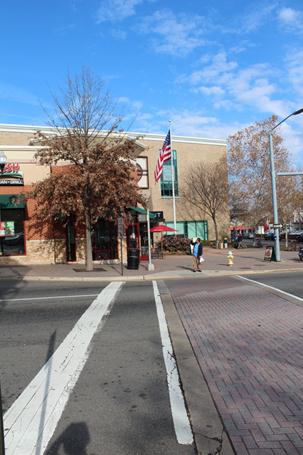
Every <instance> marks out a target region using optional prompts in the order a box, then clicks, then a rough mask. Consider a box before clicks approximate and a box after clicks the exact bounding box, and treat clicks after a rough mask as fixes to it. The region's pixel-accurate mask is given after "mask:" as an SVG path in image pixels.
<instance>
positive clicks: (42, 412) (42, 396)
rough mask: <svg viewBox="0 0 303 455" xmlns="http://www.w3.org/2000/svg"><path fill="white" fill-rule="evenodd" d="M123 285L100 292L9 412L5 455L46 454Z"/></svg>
mask: <svg viewBox="0 0 303 455" xmlns="http://www.w3.org/2000/svg"><path fill="white" fill-rule="evenodd" d="M122 284H123V283H122V282H112V283H110V284H109V285H108V286H107V287H106V288H105V289H103V290H102V291H101V292H100V294H99V295H98V297H97V298H96V299H95V300H94V301H93V303H92V304H91V305H90V306H89V308H88V309H87V310H86V311H85V313H83V315H82V316H81V318H80V319H79V320H78V322H77V323H76V324H75V326H74V328H73V329H72V330H71V332H70V333H69V334H68V335H67V336H66V338H65V340H64V341H63V342H62V343H61V345H60V346H59V347H58V349H57V350H56V351H55V353H54V354H53V356H52V357H51V358H50V359H49V360H48V362H47V363H45V365H44V366H43V368H42V369H41V370H40V371H39V373H38V374H37V375H36V377H35V378H34V379H33V380H32V382H31V383H30V384H29V385H28V386H27V388H26V389H25V390H24V391H23V392H22V394H21V395H20V396H19V397H18V398H17V400H16V401H15V402H14V404H13V405H12V406H11V408H10V409H9V410H8V411H7V412H6V414H5V415H4V435H5V447H6V450H5V453H6V455H42V454H43V453H44V451H45V449H46V447H47V444H48V442H49V441H50V439H51V437H52V435H53V433H54V431H55V429H56V426H57V424H58V422H59V419H60V417H61V415H62V413H63V410H64V408H65V406H66V404H67V401H68V398H69V395H70V393H71V392H72V390H73V388H74V386H75V384H76V382H77V380H78V378H79V376H80V373H81V371H82V369H83V367H84V365H85V362H86V360H87V358H88V356H89V346H90V343H91V340H92V338H93V336H94V334H95V333H96V331H97V330H100V328H101V327H102V322H104V316H106V315H107V314H109V312H110V309H111V306H112V305H113V302H114V298H115V296H116V295H117V293H118V291H119V290H120V289H121V286H122ZM102 319H103V321H102ZM41 423H43V425H42V424H41Z"/></svg>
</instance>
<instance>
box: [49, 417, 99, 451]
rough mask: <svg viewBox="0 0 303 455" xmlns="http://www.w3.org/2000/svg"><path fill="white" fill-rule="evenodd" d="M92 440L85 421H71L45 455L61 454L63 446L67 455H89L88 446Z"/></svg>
mask: <svg viewBox="0 0 303 455" xmlns="http://www.w3.org/2000/svg"><path fill="white" fill-rule="evenodd" d="M89 441H90V436H89V431H88V428H87V425H86V423H85V422H76V423H71V424H70V425H69V426H68V427H67V428H66V429H65V430H64V431H63V433H61V435H60V436H59V437H58V438H57V439H56V440H55V441H54V442H53V444H52V445H51V446H50V448H49V449H48V450H47V451H46V452H45V455H59V453H62V452H61V451H60V452H59V450H60V448H61V447H62V448H63V450H64V453H65V454H66V455H88V452H87V449H86V448H87V446H88V443H89Z"/></svg>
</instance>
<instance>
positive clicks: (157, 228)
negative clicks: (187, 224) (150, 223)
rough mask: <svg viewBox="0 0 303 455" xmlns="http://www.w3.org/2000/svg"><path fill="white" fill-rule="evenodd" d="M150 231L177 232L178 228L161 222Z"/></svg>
mask: <svg viewBox="0 0 303 455" xmlns="http://www.w3.org/2000/svg"><path fill="white" fill-rule="evenodd" d="M150 232H177V231H176V229H173V228H171V227H169V226H165V224H160V225H159V226H155V227H153V228H151V229H150Z"/></svg>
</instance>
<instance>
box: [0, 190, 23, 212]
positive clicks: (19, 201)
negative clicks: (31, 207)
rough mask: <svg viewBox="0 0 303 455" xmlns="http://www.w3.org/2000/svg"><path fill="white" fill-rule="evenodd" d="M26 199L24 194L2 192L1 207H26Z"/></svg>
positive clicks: (0, 197)
mask: <svg viewBox="0 0 303 455" xmlns="http://www.w3.org/2000/svg"><path fill="white" fill-rule="evenodd" d="M24 208H25V199H24V196H23V195H22V194H1V195H0V209H24Z"/></svg>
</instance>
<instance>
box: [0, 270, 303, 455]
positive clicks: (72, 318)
mask: <svg viewBox="0 0 303 455" xmlns="http://www.w3.org/2000/svg"><path fill="white" fill-rule="evenodd" d="M243 278H246V279H247V278H248V279H249V280H250V281H247V280H244V279H242V278H237V277H228V276H225V277H216V278H205V277H203V276H202V277H201V280H190V279H188V280H171V281H167V282H166V286H167V288H168V289H169V292H170V295H171V296H172V297H173V299H174V301H175V305H176V308H177V310H178V313H179V316H180V318H181V320H182V324H183V327H184V328H185V329H186V332H187V336H188V337H189V340H190V343H191V347H192V348H193V349H194V350H195V349H196V351H195V355H194V353H193V352H192V351H191V354H189V352H188V351H187V352H185V351H184V352H183V353H182V349H183V343H185V341H186V340H187V337H186V336H185V332H184V328H182V330H179V329H178V330H179V332H180V333H179V335H180V336H179V342H178V343H179V348H180V346H181V351H180V349H179V348H178V349H177V361H178V369H179V371H180V374H181V380H182V384H183V387H184V391H185V397H186V399H187V400H188V401H187V406H188V412H189V414H190V418H191V421H192V422H191V423H192V426H193V429H194V431H195V428H196V427H195V419H196V421H197V420H198V421H199V422H202V424H203V425H204V427H203V428H202V430H200V429H198V431H197V434H195V437H196V442H197V440H198V439H199V438H200V439H201V438H202V439H203V437H202V436H203V435H204V436H205V437H204V442H205V441H206V444H210V441H211V443H213V444H214V445H213V446H212V447H218V443H220V434H218V432H217V433H216V431H217V430H215V428H217V427H216V424H214V422H215V420H216V419H215V416H214V415H213V414H212V413H213V408H212V407H211V406H212V405H213V404H212V400H215V401H216V400H217V399H218V397H217V396H216V390H215V389H213V388H212V387H213V384H212V376H211V374H210V375H209V376H208V368H209V366H210V365H211V364H210V363H207V364H206V363H204V358H205V356H206V357H207V355H208V354H207V351H205V354H204V355H203V350H204V349H206V348H207V344H208V343H209V342H212V341H211V340H212V339H213V343H214V344H213V345H212V346H211V350H210V351H209V352H210V353H211V357H210V358H209V362H211V361H212V359H213V356H214V355H216V353H215V350H214V349H215V348H216V349H220V348H222V346H223V345H224V346H229V344H230V346H232V343H233V342H234V340H238V341H239V346H242V345H243V349H244V351H245V344H246V341H245V343H244V344H242V341H241V339H242V337H243V340H245V337H246V336H250V335H249V334H252V333H255V334H257V333H261V331H262V330H263V329H262V327H263V319H264V317H265V320H267V317H268V314H271V313H268V312H267V313H264V314H265V316H263V315H262V308H263V304H264V309H265V310H266V311H267V308H268V305H272V306H273V308H275V305H276V304H275V302H277V307H276V308H277V309H276V310H274V311H275V312H276V311H282V310H283V311H284V310H286V307H285V305H292V303H287V302H286V303H285V304H284V303H283V299H284V297H283V296H282V295H281V297H280V298H279V299H276V295H277V291H276V288H277V289H281V290H283V291H284V292H286V293H290V294H294V295H297V296H298V297H300V298H303V280H302V273H301V272H289V273H285V272H283V273H277V272H276V273H270V274H267V273H266V274H265V273H264V274H262V275H261V274H255V275H249V276H245V277H243ZM255 282H257V283H260V284H265V285H266V286H269V287H265V288H260V287H259V290H257V287H258V286H256V283H255ZM109 287H110V286H108V283H102V284H96V283H95V284H94V283H84V284H83V283H82V284H81V283H74V282H73V283H70V282H69V283H64V282H60V284H57V283H54V282H22V281H7V282H4V281H0V359H1V386H2V395H3V408H4V410H5V411H8V412H7V413H6V414H5V423H6V422H7V421H8V419H6V416H7V415H8V414H9V413H10V412H11V410H12V409H13V408H14V406H16V403H17V402H18V400H17V398H18V397H19V399H20V395H21V394H22V396H23V394H24V391H27V390H28V385H29V384H30V383H31V381H33V378H35V376H36V375H37V374H38V373H39V374H41V372H44V373H45V383H43V388H44V391H46V390H47V389H48V387H49V388H50V389H52V390H53V391H54V392H55V391H56V389H57V387H58V388H59V387H60V385H61V384H60V383H61V382H62V384H63V389H66V390H64V391H65V392H66V393H67V398H68V399H67V401H66V403H65V404H64V405H63V406H62V409H63V411H62V414H60V416H59V417H58V419H57V421H56V425H55V428H54V432H53V433H52V436H51V437H50V438H49V440H48V444H47V448H46V449H45V450H43V451H42V450H40V449H41V447H42V442H41V444H40V442H39V444H40V445H39V444H38V447H36V449H35V451H34V452H33V453H34V454H35V455H39V454H42V453H45V454H48V455H56V454H57V455H64V454H67V455H85V454H89V455H111V454H113V453H114V454H115V455H116V454H117V455H119V454H121V455H122V454H123V455H128V454H129V455H135V454H138V455H143V454H147V455H148V454H157V455H161V454H163V455H170V454H181V455H183V454H184V455H187V454H188V455H191V454H194V453H196V452H195V448H194V446H193V445H192V444H187V445H181V444H179V443H178V442H177V438H176V433H175V430H174V423H173V416H172V411H171V403H170V398H169V391H168V385H167V372H166V369H165V364H164V360H163V353H162V340H161V337H160V329H159V321H158V317H157V311H156V305H155V296H154V290H153V286H152V283H151V282H146V283H142V282H140V283H127V284H124V285H123V287H122V288H121V289H119V290H118V291H117V293H116V294H115V297H114V299H113V300H112V302H111V303H109V306H108V307H106V308H105V309H104V317H103V319H102V323H100V324H99V323H98V324H97V329H96V330H95V331H93V332H92V335H93V336H92V339H91V340H90V341H89V342H88V345H87V346H88V348H87V349H86V348H85V349H84V351H85V352H86V353H87V356H86V357H85V359H84V360H83V362H82V364H81V368H80V367H79V366H77V368H78V370H79V371H78V372H77V368H76V372H72V373H70V370H69V367H70V364H72V363H73V361H74V360H75V359H77V357H80V356H81V349H82V347H81V343H82V344H83V343H84V342H85V337H84V336H86V335H85V334H86V331H89V330H90V329H91V327H92V326H93V325H94V322H95V317H96V316H97V313H94V312H93V313H92V314H91V319H89V320H88V321H87V325H83V323H80V321H81V320H82V319H83V317H84V316H85V315H86V314H87V313H88V312H89V311H90V310H91V308H92V307H93V304H92V303H93V302H96V301H97V303H98V298H97V296H98V295H99V294H100V292H102V293H103V294H102V295H103V297H102V299H103V300H104V298H105V297H104V295H105V294H104V293H105V292H107V290H108V288H109ZM164 288H165V285H164V287H163V289H164ZM160 289H161V287H160ZM167 295H168V294H167ZM162 298H163V299H164V298H165V297H164V295H163V296H162ZM285 298H286V299H287V296H286V297H285ZM102 299H101V300H102ZM246 299H247V305H251V310H250V306H247V307H246V305H245V301H246ZM256 299H259V300H260V303H258V304H256V301H255V300H256ZM99 303H100V302H99ZM298 303H299V304H300V302H299V301H298ZM287 308H289V309H288V310H287V311H286V313H285V314H287V315H288V314H291V313H292V310H291V309H292V306H289V307H287ZM248 309H249V311H247V310H248ZM165 311H166V313H167V319H168V322H169V324H171V326H170V331H171V333H172V335H173V341H174V342H175V341H176V339H175V333H174V332H176V327H175V326H174V321H173V319H172V318H171V315H170V314H169V311H170V310H169V307H168V306H165ZM241 312H243V314H242V316H241ZM176 314H177V313H176ZM233 317H235V320H234V321H233V320H232V318H233ZM239 318H243V319H239ZM246 318H252V319H251V322H250V320H249V319H246ZM284 318H285V316H284ZM229 319H230V321H229ZM295 320H296V318H295V317H294V321H295ZM199 321H200V322H199ZM241 321H243V322H241ZM277 321H278V322H276V323H277V324H278V323H279V319H277ZM238 322H240V324H239V326H238ZM264 322H265V321H264ZM283 323H285V324H289V327H290V331H289V333H290V334H292V330H291V325H290V322H289V323H288V322H287V321H286V320H285V321H283ZM199 324H200V325H199ZM203 324H206V325H205V327H204V325H203ZM217 324H219V325H217ZM225 324H227V325H226V327H228V330H227V331H226V329H225V328H224V326H225ZM268 324H271V320H270V319H268ZM255 325H256V327H255ZM237 327H238V328H239V333H238V332H237V334H236V335H235V336H233V333H232V330H234V329H235V328H237ZM245 327H247V328H246V329H245ZM75 328H76V329H77V330H78V332H79V333H78V334H77V336H80V341H81V343H80V344H76V342H75V343H74V339H76V335H73V336H72V338H68V337H70V336H71V334H73V333H74V330H75ZM244 329H245V330H244ZM222 330H223V332H222V333H221V331H222ZM237 330H238V329H237ZM207 333H208V334H209V335H208V336H207V338H206V339H203V336H204V334H207ZM269 333H272V329H271V328H270V329H269V328H268V329H266V331H265V332H264V337H267V336H268V334H269ZM273 333H275V332H273ZM79 334H80V335H79ZM82 335H83V336H82ZM81 336H82V338H81ZM228 336H229V337H230V338H229V340H228V341H226V342H225V343H224V341H222V342H219V343H218V341H219V340H220V337H223V338H222V340H223V339H224V338H226V337H227V338H228ZM227 338H226V339H227ZM185 339H186V340H185ZM254 339H255V342H254V345H253V344H252V343H251V340H250V341H249V342H248V346H253V348H251V349H255V350H256V353H255V354H254V355H255V356H256V357H252V359H253V358H259V355H260V353H259V351H258V343H260V342H261V341H262V338H260V339H259V337H257V338H254ZM264 339H265V338H264ZM66 340H67V342H66ZM180 340H181V342H180ZM199 340H200V341H199ZM284 341H285V345H287V339H286V338H285V340H284V339H283V342H284ZM187 342H188V341H187ZM199 343H201V344H199ZM64 345H66V346H67V348H69V347H71V352H72V354H71V353H70V352H69V351H63V353H62V354H61V355H62V357H61V358H59V360H58V362H57V363H56V362H55V361H53V358H55V355H56V354H57V352H58V351H60V349H61V348H62V346H64ZM176 347H177V343H176V345H174V348H176ZM207 349H210V348H207ZM229 349H230V348H229ZM241 349H242V348H241ZM262 349H264V348H263V347H262ZM267 349H268V347H267ZM56 350H57V351H56ZM180 352H181V355H180V356H179V353H180ZM260 352H261V351H260ZM262 352H263V351H262ZM285 352H286V351H285ZM54 353H55V355H54V356H53V357H52V355H53V354H54ZM206 354H207V355H206ZM251 354H252V352H250V356H251ZM282 354H283V350H282V351H281V354H280V355H282ZM243 355H244V354H243ZM294 355H296V352H294ZM221 356H222V353H219V354H218V359H221V358H222V359H223V357H221ZM228 357H230V358H227V359H226V360H225V367H224V368H228V369H230V368H231V366H233V365H229V362H230V361H231V358H234V359H236V358H238V354H236V353H233V354H231V353H230V354H229V356H228ZM282 360H283V359H282V357H281V359H280V360H279V361H281V362H282ZM288 360H289V359H288ZM295 361H296V359H295V357H294V361H293V362H295ZM189 362H192V363H189ZM195 362H196V364H197V365H198V368H197V369H195ZM222 362H223V360H222ZM80 363H81V362H80ZM183 363H184V365H183ZM62 365H63V368H62ZM222 365H223V363H222ZM281 365H282V364H281ZM220 367H221V366H220V362H219V363H217V364H216V365H215V368H216V370H217V371H219V368H220ZM60 368H61V369H60ZM82 368H83V369H82ZM224 368H223V373H222V374H223V376H222V377H223V378H224V377H225V376H224V375H225V372H224ZM239 368H240V370H239V371H241V368H242V366H241V365H240V366H239ZM268 368H271V364H269V366H268ZM200 370H202V371H203V375H202V376H204V375H205V377H206V378H207V379H208V385H204V386H203V384H202V382H199V381H197V377H198V376H199V374H200V375H201V371H200ZM210 371H211V370H210ZM252 371H253V372H254V373H255V372H258V370H257V368H255V369H253V370H252ZM266 373H267V370H264V372H262V374H263V376H264V375H265V374H266ZM237 374H238V375H239V373H237ZM272 374H275V375H276V376H277V375H278V373H277V372H275V373H272ZM296 374H297V373H296ZM66 375H67V376H69V375H70V376H74V377H75V380H74V382H73V381H72V383H73V385H72V386H68V387H67V386H64V380H65V377H66ZM251 375H252V373H249V377H251ZM230 377H231V373H230ZM56 378H57V379H56ZM188 378H189V381H192V382H188ZM222 380H223V383H224V381H226V379H222ZM258 380H260V379H258ZM40 381H42V379H40ZM52 381H55V382H52ZM56 381H57V382H56ZM215 383H216V382H214V384H215ZM188 384H190V386H188ZM237 384H238V385H236V387H239V383H237ZM203 387H204V388H203ZM229 387H234V385H232V384H230V385H229ZM298 387H299V386H298ZM32 388H33V386H32ZM189 389H190V390H189ZM33 390H34V389H33ZM44 391H43V393H44ZM193 391H194V393H195V395H194V399H191V393H192V392H193ZM209 391H211V392H212V397H211V396H210V394H209ZM296 393H297V392H296ZM35 395H38V392H37V393H36V392H33V394H32V396H31V398H30V399H27V398H26V399H25V401H26V400H27V401H26V404H25V405H24V408H26V409H29V408H31V407H32V401H34V400H32V398H33V397H34V396H35ZM50 395H51V394H50ZM208 395H209V397H210V398H209V399H208V398H207V396H208ZM45 396H46V395H45ZM57 399H58V400H59V401H60V400H61V398H60V399H59V398H57ZM51 400H53V398H52V397H51V396H50V397H47V398H45V399H44V401H43V404H42V411H41V413H40V414H39V413H38V414H37V415H38V417H37V416H34V417H32V418H33V422H34V420H35V418H36V420H37V419H38V430H39V431H40V432H41V429H42V428H44V427H45V428H46V430H47V425H48V422H49V421H50V423H51V421H52V420H54V419H56V415H50V416H49V415H48V414H47V412H48V408H49V407H50V405H51ZM251 400H252V398H250V402H251ZM218 403H220V401H218ZM218 403H217V406H218ZM246 406H248V405H246ZM219 409H220V406H219ZM235 409H236V407H235V403H234V404H233V405H232V410H233V411H232V412H236V411H235ZM239 409H240V408H239ZM229 411H230V409H228V408H227V409H226V410H225V413H226V415H227V414H228V412H229ZM19 412H20V410H19V408H18V409H17V411H16V416H18V413H19ZM39 412H40V411H39ZM241 412H243V411H242V410H241V409H240V410H239V413H240V415H241ZM26 415H27V414H26ZM27 418H28V417H27ZM23 420H26V419H25V418H24V419H23ZM219 420H220V419H219ZM289 424H291V422H290V423H289ZM228 425H229V423H228V421H227V423H226V428H227V429H228V428H229V426H228ZM33 427H34V425H33ZM246 428H247V429H246V430H245V431H247V432H248V431H249V426H248V427H246ZM209 429H210V430H209ZM46 430H45V434H46V433H47V431H46ZM208 430H209V431H210V436H209V435H207V434H206V432H207V431H208ZM43 431H44V430H43ZM43 431H42V432H43ZM204 431H205V434H204ZM239 431H240V430H239ZM241 431H242V430H241ZM201 435H202V436H201ZM231 435H232V433H230V434H228V437H233V435H232V436H231ZM240 435H241V433H240V434H239V435H238V434H236V436H235V439H234V440H233V444H234V448H237V444H240V442H239V440H240ZM32 436H33V435H32V434H31V431H30V432H29V435H28V438H30V437H32ZM265 436H266V435H265ZM241 437H242V436H241ZM251 437H252V436H251ZM283 437H284V435H283ZM285 437H286V438H287V437H288V436H287V435H286V436H285ZM236 438H238V439H236ZM237 441H238V442H237ZM263 442H264V441H263ZM265 442H266V444H270V442H271V441H265ZM265 442H264V444H265ZM202 443H203V440H202ZM254 444H255V448H256V447H257V444H259V442H258V441H256V442H254ZM275 444H278V442H275ZM298 444H299V443H298ZM207 447H210V445H209V446H207ZM239 447H240V446H239ZM264 447H265V445H264ZM253 448H254V446H253ZM239 450H240V449H239ZM243 450H244V449H243ZM246 450H247V451H248V453H250V452H249V450H248V448H247V447H246ZM260 450H261V448H260ZM273 450H274V449H273ZM208 452H209V453H215V451H214V450H213V451H211V450H208ZM208 452H207V453H208ZM13 453H15V454H16V455H28V453H30V452H26V450H23V451H22V450H21V449H20V451H18V449H17V451H16V452H12V451H10V450H8V451H7V455H12V454H13ZM225 453H226V454H227V453H228V454H229V453H231V452H229V451H227V450H226V452H224V455H225ZM235 453H241V450H240V451H239V452H237V451H236V452H235ZM251 453H254V454H258V452H257V451H256V452H253V450H252V452H251ZM260 453H261V452H260ZM286 453H288V452H287V451H286ZM294 453H295V452H294Z"/></svg>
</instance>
